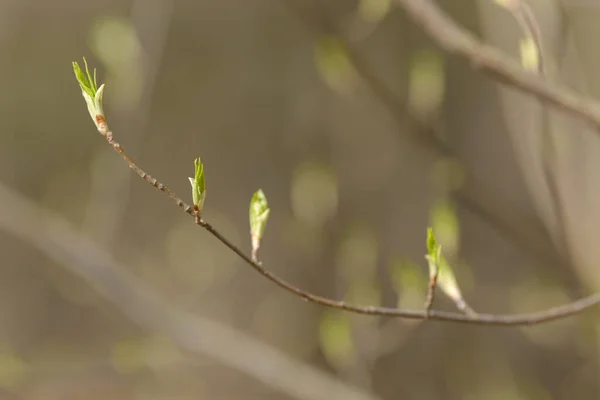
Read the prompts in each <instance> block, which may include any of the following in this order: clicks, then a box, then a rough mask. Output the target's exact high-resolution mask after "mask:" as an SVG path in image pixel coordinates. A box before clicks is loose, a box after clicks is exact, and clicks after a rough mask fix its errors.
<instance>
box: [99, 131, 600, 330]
mask: <svg viewBox="0 0 600 400" xmlns="http://www.w3.org/2000/svg"><path fill="white" fill-rule="evenodd" d="M98 131H99V132H100V133H101V134H102V136H104V138H105V139H106V140H107V142H108V143H109V144H110V145H111V146H112V147H113V149H114V150H115V151H116V152H117V153H119V154H120V155H121V157H123V159H124V160H125V162H126V163H127V164H128V165H129V167H130V168H131V169H133V170H134V171H135V173H136V174H137V175H138V176H139V177H140V178H142V179H143V180H145V181H146V182H148V183H149V184H150V185H152V186H153V187H155V188H156V189H158V190H160V191H161V192H163V193H164V194H166V195H167V196H168V197H169V198H170V199H171V200H173V201H174V202H175V204H176V205H177V206H178V207H179V208H181V209H182V210H183V211H184V212H186V213H187V214H188V215H190V216H192V217H193V218H194V221H195V223H196V224H197V225H199V226H201V227H202V228H204V229H205V230H207V231H208V232H209V233H210V234H211V235H213V236H214V237H215V238H217V239H218V240H219V241H220V242H221V243H223V244H224V245H225V246H227V247H228V248H229V249H230V250H231V251H233V252H234V253H235V254H236V255H237V256H238V257H240V258H241V259H242V260H244V261H245V262H246V263H247V264H248V265H250V266H251V267H252V268H254V270H256V271H257V272H258V273H259V274H261V275H262V276H264V277H265V278H267V279H269V280H270V281H271V282H273V283H275V284H276V285H278V286H279V287H281V288H283V289H284V290H287V291H288V292H290V293H292V294H294V295H296V296H298V297H300V298H302V299H303V300H305V301H310V302H312V303H315V304H318V305H321V306H325V307H329V308H334V309H338V310H344V311H349V312H353V313H356V314H365V315H379V316H386V317H400V318H407V319H416V320H425V319H429V320H437V321H448V322H458V323H467V324H477V325H498V326H526V325H535V324H540V323H543V322H549V321H553V320H556V319H560V318H565V317H568V316H571V315H574V314H578V313H580V312H582V311H583V310H585V309H587V308H589V307H592V306H594V305H596V304H598V303H600V293H597V294H594V295H591V296H589V297H585V298H583V299H580V300H577V301H575V302H572V303H568V304H564V305H562V306H558V307H553V308H550V309H547V310H545V311H540V312H536V313H531V314H520V315H493V314H476V315H464V314H459V313H454V312H445V311H437V310H430V311H415V310H403V309H397V308H389V307H375V306H360V305H354V304H350V303H346V302H344V301H337V300H333V299H329V298H327V297H323V296H319V295H316V294H313V293H311V292H308V291H305V290H303V289H301V288H299V287H296V286H294V285H292V284H290V283H288V282H286V281H285V280H283V279H281V278H279V277H278V276H276V275H275V274H273V273H272V272H270V271H269V270H267V269H266V268H264V267H263V266H262V264H259V263H258V262H255V261H253V260H252V258H251V257H250V256H248V255H246V254H245V253H244V252H243V251H242V250H241V249H240V248H238V247H237V246H236V245H234V244H233V243H232V242H230V241H229V240H228V239H227V238H225V237H224V236H223V235H222V234H221V233H219V232H218V231H217V230H216V229H215V228H214V227H213V226H212V225H211V224H210V223H209V222H208V221H206V220H205V219H203V218H201V217H200V216H199V214H198V213H197V211H195V210H194V207H193V206H190V205H188V204H187V203H185V202H184V201H183V200H182V199H181V198H180V197H179V196H177V195H176V194H175V193H174V192H173V191H171V190H170V189H169V188H168V187H167V186H165V185H164V184H163V183H161V182H160V181H158V180H157V179H155V178H153V177H152V176H150V175H149V174H147V173H146V172H145V171H144V170H143V169H141V168H140V167H139V166H138V165H136V163H135V162H134V161H133V160H132V159H131V158H130V157H129V156H128V155H127V153H126V152H125V150H124V149H123V147H122V146H121V145H120V144H119V143H118V142H116V141H115V139H114V136H113V133H112V132H111V131H110V130H109V129H108V126H107V124H106V121H104V119H102V120H101V121H100V123H99V129H98Z"/></svg>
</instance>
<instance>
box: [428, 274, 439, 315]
mask: <svg viewBox="0 0 600 400" xmlns="http://www.w3.org/2000/svg"><path fill="white" fill-rule="evenodd" d="M439 272H440V269H439V268H437V267H436V268H435V270H434V272H433V274H432V276H431V277H430V278H429V284H428V285H427V298H426V299H425V314H427V316H429V314H430V313H431V307H432V306H433V300H435V289H436V288H437V279H438V275H439Z"/></svg>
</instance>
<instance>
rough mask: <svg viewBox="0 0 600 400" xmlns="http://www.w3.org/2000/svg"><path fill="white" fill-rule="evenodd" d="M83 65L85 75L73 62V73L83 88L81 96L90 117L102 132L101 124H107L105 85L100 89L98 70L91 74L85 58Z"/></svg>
mask: <svg viewBox="0 0 600 400" xmlns="http://www.w3.org/2000/svg"><path fill="white" fill-rule="evenodd" d="M83 64H84V66H85V73H84V72H83V70H82V69H81V67H80V66H79V64H78V63H77V62H75V61H73V72H74V73H75V78H76V79H77V82H78V83H79V87H80V88H81V94H82V96H83V98H84V100H85V103H86V105H87V108H88V112H89V113H90V117H91V118H92V121H94V124H95V125H96V128H97V129H99V130H100V129H101V128H102V126H101V124H105V118H104V109H103V106H102V96H103V94H104V85H100V87H98V83H97V81H96V69H95V68H94V73H93V74H91V73H90V70H89V68H88V65H87V61H86V59H85V57H84V58H83ZM104 128H106V127H104Z"/></svg>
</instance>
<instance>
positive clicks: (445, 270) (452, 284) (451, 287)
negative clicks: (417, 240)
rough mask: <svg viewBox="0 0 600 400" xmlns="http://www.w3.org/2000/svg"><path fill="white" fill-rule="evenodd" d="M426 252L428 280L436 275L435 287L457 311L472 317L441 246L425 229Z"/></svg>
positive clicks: (430, 231)
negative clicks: (453, 304)
mask: <svg viewBox="0 0 600 400" xmlns="http://www.w3.org/2000/svg"><path fill="white" fill-rule="evenodd" d="M427 252H428V254H427V255H425V258H426V259H427V263H428V264H429V276H430V278H432V277H433V276H436V275H437V286H439V287H440V288H441V289H442V290H443V291H444V293H446V295H447V296H448V297H450V298H451V299H452V300H453V301H454V303H455V304H456V306H457V307H458V309H459V310H461V311H463V312H465V313H466V314H467V315H473V314H474V313H475V312H474V311H473V310H472V309H471V307H469V305H468V304H467V303H466V302H465V300H464V299H463V297H462V293H461V291H460V287H459V286H458V283H457V282H456V278H455V276H454V272H453V270H452V266H451V265H450V264H449V263H448V261H446V258H445V257H444V255H443V254H442V246H441V245H439V244H438V243H437V241H436V239H435V234H434V232H433V229H432V228H428V229H427Z"/></svg>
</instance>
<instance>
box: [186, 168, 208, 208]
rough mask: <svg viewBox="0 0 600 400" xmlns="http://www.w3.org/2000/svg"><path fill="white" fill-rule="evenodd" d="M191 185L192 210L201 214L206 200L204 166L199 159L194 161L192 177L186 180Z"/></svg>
mask: <svg viewBox="0 0 600 400" xmlns="http://www.w3.org/2000/svg"><path fill="white" fill-rule="evenodd" d="M188 179H189V180H190V184H191V185H192V201H193V203H194V208H195V209H197V210H198V211H199V212H202V207H204V200H205V199H206V181H205V180H204V165H203V164H202V161H201V160H200V158H196V159H195V160H194V177H193V178H188Z"/></svg>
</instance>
